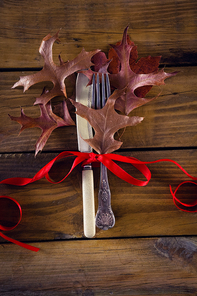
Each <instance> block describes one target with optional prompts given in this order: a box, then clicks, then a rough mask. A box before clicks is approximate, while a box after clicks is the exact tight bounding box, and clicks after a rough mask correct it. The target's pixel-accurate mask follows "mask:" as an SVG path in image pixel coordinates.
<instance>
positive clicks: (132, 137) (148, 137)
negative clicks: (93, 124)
mask: <svg viewBox="0 0 197 296" xmlns="http://www.w3.org/2000/svg"><path fill="white" fill-rule="evenodd" d="M165 70H166V72H173V71H176V70H179V71H180V72H179V73H178V74H177V75H176V76H175V77H172V78H170V79H167V80H166V85H165V86H162V87H154V88H153V89H152V90H151V92H150V94H149V97H155V96H157V95H158V93H159V92H160V91H161V95H160V97H159V98H157V99H156V100H155V101H152V102H150V103H148V104H146V105H144V106H142V107H140V108H137V109H135V110H134V111H133V112H132V113H131V114H130V115H139V116H143V117H145V119H144V121H143V122H142V123H141V124H139V125H138V126H135V127H128V128H127V129H126V132H125V134H124V135H123V137H122V140H123V146H122V148H147V147H192V146H196V130H197V121H196V118H197V97H196V93H197V92H196V75H197V68H196V67H183V68H166V69H165ZM28 73H29V72H10V73H9V72H8V73H7V72H1V73H0V75H1V80H0V89H1V93H0V110H1V117H0V141H1V143H0V151H1V152H21V151H33V150H34V147H35V143H36V141H37V140H38V138H39V135H40V132H41V131H40V129H38V128H34V129H27V130H25V131H23V132H22V133H21V135H20V136H19V137H18V133H19V130H20V125H19V124H18V123H16V122H12V121H11V120H10V118H9V117H8V114H11V115H13V116H19V115H20V107H22V108H23V109H24V111H25V114H26V115H28V116H32V117H38V116H39V107H38V106H33V103H34V102H35V98H36V97H37V96H39V95H40V93H41V92H42V89H43V87H44V85H45V84H44V83H40V84H37V85H35V86H33V87H31V88H30V90H28V91H27V92H26V93H25V94H24V93H23V92H22V88H17V89H11V87H12V85H13V84H14V83H15V82H16V81H18V79H19V76H24V75H27V74H28ZM31 73H32V72H31ZM48 86H50V84H48ZM68 89H69V93H71V91H72V89H71V86H70V84H68ZM62 99H63V98H62ZM71 113H72V117H73V118H74V109H72V110H71ZM76 139H77V137H76V128H75V126H70V127H65V128H59V129H56V130H55V131H53V133H52V135H51V136H50V139H49V140H48V142H47V144H46V146H45V149H44V150H45V151H54V150H55V151H60V150H76V149H77V141H76Z"/></svg>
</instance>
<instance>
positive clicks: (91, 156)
mask: <svg viewBox="0 0 197 296" xmlns="http://www.w3.org/2000/svg"><path fill="white" fill-rule="evenodd" d="M70 156H76V158H75V160H74V161H73V164H72V166H71V169H70V171H69V172H68V174H67V175H66V176H65V177H64V178H63V179H62V180H60V181H58V182H53V181H52V180H51V179H50V177H49V171H50V169H51V167H52V166H53V164H54V163H55V162H56V161H57V160H59V159H63V158H67V157H70ZM115 161H119V162H124V163H128V164H132V165H133V166H134V167H135V168H137V169H138V170H139V171H140V172H141V173H142V174H143V175H144V177H145V178H146V181H142V180H139V179H136V178H134V177H132V176H131V175H129V174H128V173H127V172H126V171H125V170H123V169H122V168H121V167H120V166H119V165H117V164H116V163H115ZM164 161H165V162H166V161H167V162H172V163H173V164H175V165H177V166H178V167H179V168H180V169H181V170H182V171H183V172H184V173H185V174H186V175H187V176H188V177H189V178H191V179H192V180H195V181H197V178H196V177H193V176H191V175H190V174H188V173H187V172H186V171H185V170H184V169H183V168H182V167H181V166H180V165H179V164H178V163H177V162H176V161H174V160H171V159H159V160H155V161H149V162H144V161H140V160H138V159H136V158H134V157H129V156H122V155H118V154H95V153H83V152H78V151H76V152H75V151H64V152H62V153H60V154H59V155H58V156H57V157H55V158H54V159H52V160H51V161H50V162H49V163H48V164H46V165H45V166H44V167H43V168H42V169H41V170H39V171H38V172H37V174H35V176H34V177H33V178H9V179H5V180H3V181H1V182H0V184H10V185H16V186H24V185H27V184H30V183H33V182H35V181H38V180H40V179H41V178H43V177H45V178H46V179H47V180H48V181H49V182H51V183H54V184H57V183H60V182H62V181H63V180H65V179H66V178H67V177H68V175H69V174H70V173H71V172H72V170H73V169H74V168H75V167H76V166H77V165H78V164H80V163H81V165H85V164H88V163H95V162H101V163H103V164H104V165H105V166H106V167H107V168H108V169H109V170H110V171H111V172H112V173H113V174H115V175H116V176H117V177H119V178H120V179H122V180H124V181H126V182H128V183H130V184H132V185H137V186H146V185H147V184H148V182H149V181H150V179H151V172H150V170H149V168H148V167H147V166H146V164H153V163H158V162H164ZM185 183H192V184H195V185H197V184H196V183H195V182H192V181H186V182H182V183H181V184H179V186H178V187H177V188H176V190H175V191H174V192H173V191H172V188H171V186H170V192H171V194H172V197H173V201H174V203H175V205H176V206H177V207H178V208H179V209H180V210H182V211H187V212H197V209H194V208H193V207H195V206H196V205H197V200H195V201H193V202H191V203H183V202H181V201H180V200H179V199H178V198H177V197H176V193H177V190H178V189H179V188H180V186H182V185H183V184H185ZM7 198H10V197H7ZM10 199H11V198H10ZM12 200H13V199H12ZM13 201H14V202H16V201H15V200H13ZM16 204H17V205H18V207H19V208H20V205H19V204H18V203H17V202H16ZM179 205H181V206H182V207H180V206H179ZM189 208H190V209H189ZM192 208H193V209H192ZM20 211H21V208H20ZM21 216H22V211H21ZM20 220H21V217H20V219H19V221H18V223H17V224H16V225H15V226H14V228H15V227H16V226H17V225H18V224H19V222H20ZM0 229H1V230H10V229H3V228H2V227H1V226H0ZM12 229H13V228H12ZM0 235H1V236H2V237H4V238H5V239H7V240H9V241H11V242H14V243H16V244H18V245H20V246H23V247H25V248H27V249H30V250H32V251H38V250H39V249H38V248H35V247H32V246H29V245H26V244H23V243H20V242H18V241H15V240H13V239H11V238H8V237H7V236H5V235H4V234H2V233H0Z"/></svg>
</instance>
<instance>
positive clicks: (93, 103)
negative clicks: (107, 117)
mask: <svg viewBox="0 0 197 296" xmlns="http://www.w3.org/2000/svg"><path fill="white" fill-rule="evenodd" d="M95 95H96V82H95V74H93V76H92V104H91V107H92V108H93V109H95V108H96V97H95Z"/></svg>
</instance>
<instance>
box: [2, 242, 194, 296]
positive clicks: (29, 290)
mask: <svg viewBox="0 0 197 296" xmlns="http://www.w3.org/2000/svg"><path fill="white" fill-rule="evenodd" d="M34 245H35V246H37V247H40V248H41V250H40V251H39V252H38V253H36V254H35V253H33V252H30V251H27V250H24V249H21V248H19V247H17V246H14V245H1V248H0V262H1V269H0V293H1V294H2V295H5V296H11V295H13V291H14V295H16V296H18V295H34V296H55V295H57V294H58V295H60V296H70V295H81V296H82V295H83V296H101V295H169V296H172V295H173V296H175V295H176V296H179V295H190V296H195V295H196V291H197V290H196V275H197V269H196V264H197V240H196V238H193V237H187V238H184V237H183V238H179V237H174V238H170V237H166V238H149V239H143V238H138V239H121V240H89V241H87V240H86V241H79V240H76V241H67V242H50V243H46V242H44V243H37V244H34Z"/></svg>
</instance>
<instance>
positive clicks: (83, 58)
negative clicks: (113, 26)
mask: <svg viewBox="0 0 197 296" xmlns="http://www.w3.org/2000/svg"><path fill="white" fill-rule="evenodd" d="M57 39H58V32H57V33H56V34H55V35H54V36H53V37H51V35H47V36H46V37H45V38H44V39H43V40H42V42H41V45H40V48H39V52H40V54H41V55H42V57H43V58H44V67H43V69H42V70H41V71H39V72H37V73H35V74H33V75H27V76H23V77H20V80H19V81H18V82H17V83H15V84H14V86H13V88H15V87H17V86H23V87H24V91H26V90H28V89H29V87H30V86H32V85H34V84H36V83H38V82H41V81H52V82H53V85H54V87H53V88H52V89H51V90H50V91H49V92H47V93H43V94H42V95H41V96H40V97H38V98H37V99H36V102H35V104H47V103H48V102H49V101H50V100H51V99H52V98H54V97H56V96H62V95H63V96H65V97H67V94H66V87H65V83H64V80H65V78H66V77H68V76H69V75H71V74H73V73H74V72H76V71H78V70H82V69H87V68H89V67H90V66H91V65H92V62H91V58H92V56H93V55H94V54H95V53H97V52H99V50H94V51H90V52H87V51H85V50H84V49H82V51H81V53H79V54H78V56H77V57H76V58H75V59H73V60H72V61H68V62H66V63H64V62H63V61H62V59H61V58H60V57H59V59H60V65H56V64H55V63H54V62H53V56H52V47H53V44H54V42H55V41H56V40H57Z"/></svg>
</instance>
